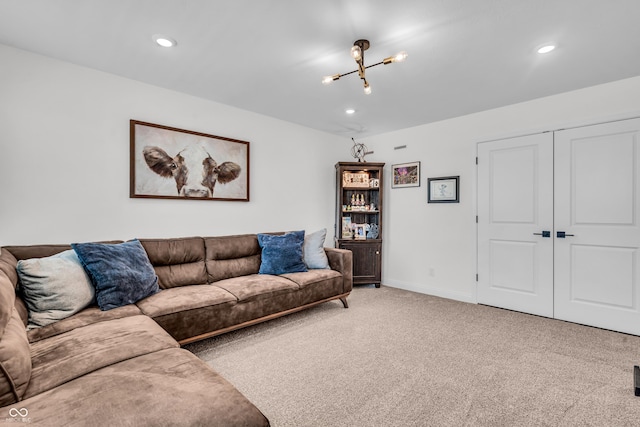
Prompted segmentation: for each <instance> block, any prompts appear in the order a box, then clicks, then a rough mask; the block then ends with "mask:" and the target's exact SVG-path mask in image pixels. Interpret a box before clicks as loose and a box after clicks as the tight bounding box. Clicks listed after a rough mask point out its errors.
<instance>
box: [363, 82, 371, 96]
mask: <svg viewBox="0 0 640 427" xmlns="http://www.w3.org/2000/svg"><path fill="white" fill-rule="evenodd" d="M364 93H365V95H371V86H369V83H365V84H364Z"/></svg>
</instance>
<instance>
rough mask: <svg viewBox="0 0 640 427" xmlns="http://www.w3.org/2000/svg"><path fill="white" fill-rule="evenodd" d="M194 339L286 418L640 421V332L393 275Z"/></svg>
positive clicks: (372, 422) (306, 422) (353, 422)
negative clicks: (458, 294) (474, 299)
mask: <svg viewBox="0 0 640 427" xmlns="http://www.w3.org/2000/svg"><path fill="white" fill-rule="evenodd" d="M348 300H349V304H350V308H348V309H344V308H342V304H341V303H340V302H330V303H326V304H323V305H321V306H318V307H315V308H312V309H310V310H306V311H303V312H300V313H296V314H293V315H290V316H286V317H284V318H281V319H276V320H273V321H270V322H267V323H264V324H261V325H257V326H253V327H250V328H246V329H243V330H240V331H236V332H232V333H229V334H226V335H223V336H220V337H216V338H212V339H209V340H205V341H201V342H198V343H194V344H191V345H188V346H187V347H186V348H187V349H188V350H190V351H192V352H194V353H195V354H196V355H197V356H198V357H200V358H201V359H203V360H205V361H206V362H207V363H208V364H209V365H211V366H212V367H213V368H214V369H215V370H216V371H218V372H219V373H220V374H222V375H223V376H224V377H225V378H226V379H228V380H229V381H230V382H231V383H233V384H234V385H235V386H236V387H237V388H238V389H239V390H240V391H242V392H243V393H244V394H245V395H246V396H247V397H248V398H249V399H250V400H251V401H252V402H253V403H254V404H255V405H256V406H257V407H258V408H260V410H262V412H263V413H264V414H265V415H266V416H267V417H268V418H269V420H270V421H271V423H272V425H273V426H274V427H281V426H296V427H298V426H368V427H369V426H385V427H386V426H476V425H479V426H574V425H579V426H632V425H633V426H638V425H640V397H635V396H634V393H633V365H634V364H639V363H640V337H635V336H630V335H625V334H619V333H615V332H611V331H605V330H600V329H596V328H590V327H587V326H581V325H576V324H572V323H566V322H562V321H558V320H552V319H545V318H541V317H536V316H531V315H527V314H523V313H516V312H511V311H507V310H501V309H497V308H493V307H486V306H481V305H474V304H466V303H461V302H456V301H451V300H447V299H442V298H437V297H432V296H428V295H423V294H417V293H413V292H408V291H403V290H399V289H394V288H390V287H385V286H382V287H381V288H379V289H376V288H374V287H356V288H355V289H354V291H353V292H352V294H351V295H350V297H349V298H348Z"/></svg>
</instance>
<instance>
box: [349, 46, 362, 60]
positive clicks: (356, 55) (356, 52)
mask: <svg viewBox="0 0 640 427" xmlns="http://www.w3.org/2000/svg"><path fill="white" fill-rule="evenodd" d="M351 57H352V58H353V59H355V60H356V61H358V60H359V59H360V58H362V49H360V46H358V45H355V46H353V47H352V48H351Z"/></svg>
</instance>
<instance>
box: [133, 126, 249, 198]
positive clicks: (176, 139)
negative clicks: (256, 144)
mask: <svg viewBox="0 0 640 427" xmlns="http://www.w3.org/2000/svg"><path fill="white" fill-rule="evenodd" d="M129 133H130V185H129V197H131V198H150V199H182V200H184V199H189V200H226V201H241V202H248V201H249V176H250V175H249V142H248V141H241V140H238V139H232V138H226V137H222V136H216V135H210V134H206V133H202V132H195V131H190V130H185V129H178V128H174V127H169V126H163V125H158V124H154V123H147V122H141V121H137V120H130V121H129ZM194 169H197V171H194Z"/></svg>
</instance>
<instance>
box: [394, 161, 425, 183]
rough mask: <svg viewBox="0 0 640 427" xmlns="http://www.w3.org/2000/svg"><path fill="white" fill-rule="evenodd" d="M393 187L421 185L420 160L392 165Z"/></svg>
mask: <svg viewBox="0 0 640 427" xmlns="http://www.w3.org/2000/svg"><path fill="white" fill-rule="evenodd" d="M391 174H392V178H393V179H392V181H391V188H406V187H420V162H411V163H401V164H397V165H392V166H391Z"/></svg>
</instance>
